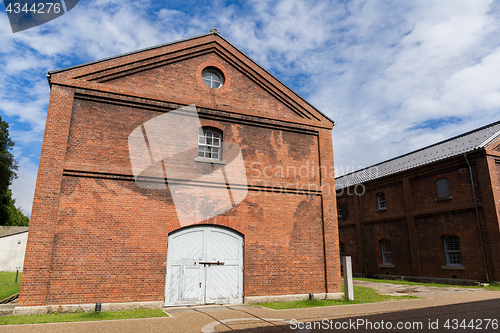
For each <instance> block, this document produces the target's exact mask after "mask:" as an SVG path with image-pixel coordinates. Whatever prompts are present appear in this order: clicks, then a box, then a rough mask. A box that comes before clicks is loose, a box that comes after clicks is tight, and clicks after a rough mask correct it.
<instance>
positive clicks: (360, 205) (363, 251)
mask: <svg viewBox="0 0 500 333" xmlns="http://www.w3.org/2000/svg"><path fill="white" fill-rule="evenodd" d="M354 191H355V192H356V190H354ZM357 196H358V199H359V217H360V219H361V221H360V222H361V223H360V224H361V249H362V253H363V266H364V268H365V277H368V268H367V267H366V246H365V230H364V227H363V203H362V202H361V195H360V194H357Z"/></svg>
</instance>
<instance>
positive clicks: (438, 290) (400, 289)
mask: <svg viewBox="0 0 500 333" xmlns="http://www.w3.org/2000/svg"><path fill="white" fill-rule="evenodd" d="M354 285H355V286H361V287H369V288H373V289H375V290H377V291H378V292H379V293H380V294H383V295H390V296H401V295H412V296H426V295H436V294H451V293H457V292H478V291H484V289H482V288H458V287H428V286H417V285H412V286H408V285H403V284H392V283H381V282H369V281H359V280H354Z"/></svg>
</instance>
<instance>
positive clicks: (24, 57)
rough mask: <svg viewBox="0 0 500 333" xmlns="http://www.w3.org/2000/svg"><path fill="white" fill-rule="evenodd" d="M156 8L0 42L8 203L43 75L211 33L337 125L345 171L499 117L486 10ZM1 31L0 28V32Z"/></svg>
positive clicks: (112, 9) (105, 8) (497, 38)
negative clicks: (11, 169)
mask: <svg viewBox="0 0 500 333" xmlns="http://www.w3.org/2000/svg"><path fill="white" fill-rule="evenodd" d="M154 6H156V7H154ZM161 6H162V5H159V4H158V3H155V2H152V1H151V2H150V1H137V2H132V1H118V0H96V1H92V2H80V3H79V4H78V6H77V7H75V9H73V10H72V11H70V12H69V13H68V14H66V15H63V16H62V17H60V18H58V19H56V20H54V21H51V22H49V23H47V24H45V25H42V26H39V27H36V28H33V29H30V30H28V31H25V32H21V33H17V34H9V33H0V45H2V47H1V48H0V89H1V90H0V110H1V112H2V113H3V114H5V115H7V116H10V117H13V118H14V119H16V126H13V127H12V131H11V133H12V137H13V138H14V139H15V140H16V142H18V147H17V148H16V149H17V150H16V154H20V155H19V156H21V157H19V156H17V155H16V157H18V158H21V159H22V161H23V165H25V166H24V167H23V168H22V173H21V170H20V173H19V175H20V179H19V180H16V182H15V184H14V185H15V191H14V192H15V193H14V195H15V197H16V198H18V202H19V201H21V200H25V199H21V198H28V197H29V195H26V194H24V192H23V190H22V189H21V188H22V187H23V186H26V188H27V190H26V191H28V192H29V191H32V190H33V188H34V182H35V178H36V165H37V163H38V161H37V160H36V157H34V156H37V155H38V154H39V151H38V150H39V146H38V145H33V144H34V143H36V142H41V140H42V128H43V126H44V122H45V114H46V110H47V105H48V96H49V89H48V86H47V83H46V81H45V77H44V75H45V73H46V72H47V71H48V70H54V69H58V68H63V67H67V66H71V65H75V64H80V63H84V62H87V61H93V60H97V59H101V58H104V57H108V56H113V55H117V54H120V53H125V52H130V51H133V50H137V49H140V48H144V47H149V46H153V45H157V44H162V43H166V42H171V41H174V40H178V39H181V38H186V37H191V36H195V35H198V34H202V33H206V32H208V31H209V30H210V29H211V28H213V27H217V28H219V31H220V32H221V34H222V35H223V36H224V37H225V38H227V39H228V40H229V41H230V42H231V43H233V44H234V45H235V46H236V47H238V48H240V49H242V51H244V52H245V53H247V54H248V55H249V56H250V57H252V58H253V59H254V60H256V61H257V62H258V63H259V64H261V65H262V66H263V67H264V68H266V69H268V70H270V71H271V72H272V73H274V74H275V75H276V76H277V77H278V78H279V79H280V80H282V81H284V82H285V83H286V84H288V85H289V86H291V87H292V88H294V89H296V90H298V92H299V93H301V94H302V95H304V97H306V98H307V99H308V100H309V101H310V102H312V104H313V105H315V106H317V107H318V108H319V109H320V110H322V111H323V112H324V113H326V114H327V115H329V116H330V117H331V118H332V119H333V120H335V121H336V122H337V125H336V127H335V128H334V146H335V162H336V165H337V166H344V169H345V168H347V167H348V166H351V167H352V166H353V165H354V166H356V167H357V166H367V165H371V164H374V163H377V162H380V161H382V160H384V159H387V158H391V157H394V156H397V155H400V154H403V153H406V152H408V151H410V150H413V149H417V148H421V147H423V146H425V145H428V144H431V143H434V142H436V141H438V140H442V139H446V138H448V137H450V136H452V135H456V134H459V133H461V132H465V131H467V130H471V129H473V128H475V127H479V126H481V125H485V124H487V123H489V122H493V121H495V120H497V119H498V117H499V114H500V112H499V110H500V93H499V91H500V89H499V88H500V79H499V77H500V75H498V74H500V73H499V71H500V65H498V64H499V63H500V48H499V46H500V29H499V28H500V27H499V22H500V20H499V19H498V17H497V16H498V9H497V8H496V7H494V6H495V5H494V2H493V1H490V0H433V1H431V0H424V1H418V2H409V1H408V2H407V1H382V0H372V1H367V0H352V1H347V2H345V1H333V0H332V1H304V0H279V1H265V0H252V1H248V2H245V3H244V4H242V5H234V4H233V5H229V6H225V5H224V2H218V1H215V2H211V3H200V6H194V7H193V8H192V9H191V10H192V11H191V12H182V11H180V10H175V9H171V8H167V7H168V6H167V5H165V8H161ZM152 8H155V9H154V10H153V9H152ZM5 28H6V23H5V21H1V20H0V31H3V30H5ZM20 79H22V80H20ZM460 120H462V121H460ZM436 124H439V125H440V126H438V127H436ZM23 126H24V127H23ZM32 147H33V148H32ZM34 147H36V148H34ZM21 177H22V178H26V179H21ZM17 193H19V194H17ZM18 195H19V197H18ZM24 206H26V204H25V203H23V207H24ZM30 206H31V205H30Z"/></svg>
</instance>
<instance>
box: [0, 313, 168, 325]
mask: <svg viewBox="0 0 500 333" xmlns="http://www.w3.org/2000/svg"><path fill="white" fill-rule="evenodd" d="M154 317H168V315H167V314H166V313H165V312H163V311H162V310H161V309H140V310H131V311H117V312H101V313H95V312H77V313H51V314H43V315H24V316H6V317H0V325H19V324H43V323H63V322H70V321H98V320H116V319H134V318H154Z"/></svg>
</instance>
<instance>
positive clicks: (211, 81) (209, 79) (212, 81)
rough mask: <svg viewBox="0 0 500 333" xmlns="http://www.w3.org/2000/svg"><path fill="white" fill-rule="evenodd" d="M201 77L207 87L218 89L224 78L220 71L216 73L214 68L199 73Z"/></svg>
mask: <svg viewBox="0 0 500 333" xmlns="http://www.w3.org/2000/svg"><path fill="white" fill-rule="evenodd" d="M201 77H202V79H203V82H204V83H205V84H206V85H207V86H208V87H209V88H214V89H217V88H220V87H222V85H223V84H224V76H223V75H222V73H221V72H220V71H218V70H217V69H215V68H206V69H204V70H203V72H202V73H201Z"/></svg>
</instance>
